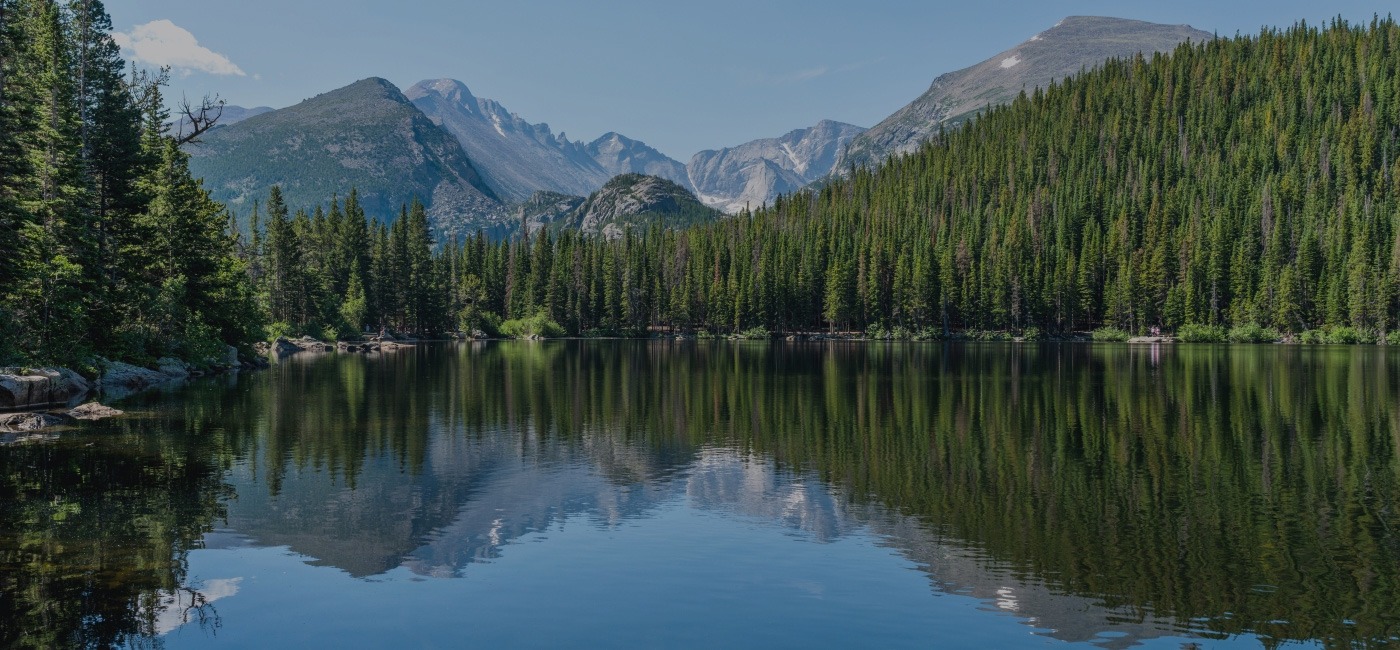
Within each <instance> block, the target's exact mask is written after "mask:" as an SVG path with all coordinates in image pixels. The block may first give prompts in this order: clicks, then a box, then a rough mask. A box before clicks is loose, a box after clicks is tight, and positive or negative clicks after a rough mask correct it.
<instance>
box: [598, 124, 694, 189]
mask: <svg viewBox="0 0 1400 650" xmlns="http://www.w3.org/2000/svg"><path fill="white" fill-rule="evenodd" d="M585 150H586V151H587V152H588V155H589V156H590V157H592V158H593V160H594V161H596V162H597V163H598V165H599V166H600V167H602V169H603V170H604V171H605V172H606V173H607V176H608V178H614V177H616V176H618V175H621V174H645V175H647V176H659V177H661V178H664V179H666V180H669V181H672V182H674V183H676V184H678V185H680V186H681V187H684V188H686V189H690V179H689V176H688V174H686V170H685V165H682V164H681V163H680V162H679V161H677V160H675V159H673V158H671V157H670V156H667V155H666V154H664V153H661V152H660V151H657V150H656V149H653V148H651V147H650V146H648V145H647V144H646V143H645V142H641V141H638V140H633V139H632V138H629V137H627V136H625V135H622V134H620V133H612V132H610V133H605V134H603V135H602V136H601V137H599V138H598V139H597V140H594V141H593V142H590V143H588V146H587V147H585Z"/></svg>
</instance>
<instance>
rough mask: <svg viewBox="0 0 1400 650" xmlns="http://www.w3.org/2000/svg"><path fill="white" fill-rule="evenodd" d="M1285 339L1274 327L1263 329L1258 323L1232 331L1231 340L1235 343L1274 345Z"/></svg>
mask: <svg viewBox="0 0 1400 650" xmlns="http://www.w3.org/2000/svg"><path fill="white" fill-rule="evenodd" d="M1281 338H1283V337H1282V336H1281V335H1279V333H1278V330H1276V329H1274V328H1272V327H1261V326H1260V325H1259V324H1258V323H1246V324H1244V325H1237V326H1235V327H1233V328H1231V329H1230V334H1229V339H1230V341H1231V342H1233V343H1274V342H1276V341H1278V340H1279V339H1281Z"/></svg>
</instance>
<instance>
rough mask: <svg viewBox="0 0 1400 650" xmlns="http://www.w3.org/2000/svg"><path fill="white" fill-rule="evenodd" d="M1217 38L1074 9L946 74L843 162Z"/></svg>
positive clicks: (915, 142) (900, 148) (872, 160)
mask: <svg viewBox="0 0 1400 650" xmlns="http://www.w3.org/2000/svg"><path fill="white" fill-rule="evenodd" d="M1213 38H1214V35H1213V34H1211V33H1209V32H1204V31H1201V30H1199V29H1195V28H1193V27H1191V26H1190V25H1162V24H1157V23H1149V22H1144V21H1140V20H1127V19H1123V18H1105V17H1094V16H1069V17H1067V18H1065V19H1064V20H1061V21H1060V22H1058V23H1056V24H1055V25H1054V26H1053V27H1051V28H1050V29H1047V30H1045V31H1043V32H1041V33H1039V34H1036V35H1034V36H1031V37H1030V39H1029V40H1026V41H1025V42H1023V43H1021V44H1020V45H1017V46H1016V47H1013V48H1011V49H1009V50H1006V51H1004V52H1002V53H1000V54H997V55H995V56H993V57H991V58H989V59H987V60H985V61H983V62H981V63H978V64H976V65H973V66H971V67H967V68H963V69H962V70H957V71H955V72H949V73H947V74H944V75H940V76H939V77H938V78H937V79H934V81H933V84H932V85H930V86H929V89H928V90H927V91H925V92H924V94H923V95H920V96H919V97H918V98H917V99H915V100H914V101H913V102H911V103H909V104H908V105H907V106H905V107H903V108H901V109H899V110H898V111H896V112H895V113H894V114H893V115H891V116H889V117H888V118H885V119H884V120H883V121H881V122H880V123H879V124H876V125H875V126H873V127H871V128H870V130H869V131H866V132H865V133H863V134H861V135H860V136H858V137H856V138H855V139H854V140H852V142H851V144H850V146H849V147H848V148H847V150H846V152H845V154H844V155H843V156H842V157H841V160H840V161H838V163H837V168H838V170H839V169H844V168H845V167H847V166H848V165H851V164H855V165H873V164H878V163H880V162H882V161H883V160H884V159H885V158H886V157H888V156H890V155H891V154H897V153H907V152H909V151H912V150H914V149H915V148H917V147H918V146H919V145H920V144H922V143H923V142H925V141H927V140H928V139H929V138H931V137H933V136H934V135H935V134H937V133H938V129H939V128H942V127H944V126H949V125H953V124H957V123H959V122H961V121H963V120H966V119H967V118H969V117H971V116H973V115H975V114H977V113H978V112H979V111H981V110H982V109H984V108H986V107H987V106H990V105H997V104H1005V103H1008V102H1010V101H1011V100H1013V99H1015V98H1016V96H1017V95H1018V94H1019V93H1020V92H1021V91H1022V90H1024V91H1026V92H1027V93H1029V92H1031V91H1032V90H1034V89H1035V88H1037V87H1040V88H1045V87H1048V86H1049V85H1050V83H1051V82H1053V81H1056V80H1059V79H1063V78H1065V77H1067V76H1069V75H1072V74H1076V73H1078V72H1080V71H1081V70H1084V69H1088V68H1094V67H1098V66H1099V65H1101V64H1102V63H1103V62H1104V61H1107V60H1108V59H1113V58H1127V57H1132V56H1134V55H1136V54H1138V53H1140V52H1141V53H1145V54H1148V55H1150V54H1152V53H1154V52H1170V51H1171V50H1173V49H1175V48H1176V47H1177V46H1178V45H1180V44H1181V43H1183V42H1186V41H1188V40H1190V41H1193V42H1202V41H1206V40H1210V39H1213Z"/></svg>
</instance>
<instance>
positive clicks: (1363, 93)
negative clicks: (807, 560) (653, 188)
mask: <svg viewBox="0 0 1400 650" xmlns="http://www.w3.org/2000/svg"><path fill="white" fill-rule="evenodd" d="M346 189H347V190H349V189H350V188H346ZM1397 194H1400V28H1397V25H1396V23H1395V22H1394V21H1393V20H1392V19H1389V18H1386V19H1379V18H1377V19H1375V20H1374V21H1372V22H1371V23H1370V24H1368V25H1349V24H1346V23H1344V22H1341V21H1337V22H1333V23H1331V24H1329V25H1326V26H1325V27H1315V26H1310V25H1306V24H1302V23H1300V24H1298V25H1296V26H1294V27H1291V28H1289V29H1286V30H1265V31H1263V32H1261V33H1260V34H1258V35H1255V36H1240V37H1236V38H1224V39H1217V40H1213V41H1210V42H1207V43H1198V44H1185V45H1182V46H1181V47H1179V48H1178V49H1177V50H1176V51H1175V52H1173V53H1171V54H1170V55H1158V56H1153V57H1151V58H1142V57H1138V58H1135V59H1131V60H1119V61H1110V62H1108V63H1107V64H1106V65H1105V66H1103V67H1102V68H1100V69H1096V70H1091V71H1087V72H1085V73H1083V74H1080V75H1078V76H1076V77H1073V78H1070V79H1067V80H1065V81H1064V82H1063V83H1059V84H1056V85H1054V86H1052V87H1050V88H1048V89H1046V90H1043V91H1042V90H1036V91H1034V92H1033V93H1031V94H1028V95H1025V96H1022V97H1021V98H1019V99H1017V100H1016V101H1015V102H1013V103H1012V104H1010V105H1009V106H1005V107H1000V108H993V109H989V110H988V111H987V112H986V113H985V114H983V115H982V116H981V117H979V118H977V119H975V120H973V121H972V122H970V123H969V124H967V125H965V126H963V127H961V128H958V129H955V130H950V131H947V132H944V133H941V134H940V135H939V136H938V137H936V138H935V139H934V140H933V141H932V142H930V143H928V144H927V145H925V146H924V147H922V148H921V149H920V150H918V151H917V152H915V153H913V154H911V155H907V156H901V157H894V158H890V159H888V160H886V161H885V162H884V164H882V165H880V166H878V167H876V168H874V169H865V168H859V169H852V170H850V173H849V175H848V176H846V177H844V178H838V179H833V180H831V181H830V182H829V183H827V184H826V185H825V186H824V187H822V188H821V189H820V190H815V191H810V192H801V193H798V194H795V195H793V196H789V197H780V198H779V199H778V201H777V202H776V203H775V204H774V205H772V206H767V207H765V208H763V209H760V210H757V211H755V212H744V213H741V214H739V215H737V216H734V217H731V218H726V219H722V220H719V221H715V222H713V223H709V224H703V225H698V226H692V227H689V228H685V229H670V228H664V227H661V226H659V225H655V226H651V227H634V228H632V229H630V230H628V231H627V232H625V233H624V234H623V235H622V236H621V237H617V238H611V239H609V238H601V237H592V236H583V235H580V234H578V233H575V232H569V231H549V230H545V231H536V232H534V233H529V232H525V233H522V234H519V235H516V236H514V237H512V238H509V239H505V240H500V239H495V240H493V239H490V238H488V237H486V236H484V235H480V234H478V235H476V236H473V237H468V238H466V240H465V241H450V242H442V243H441V244H442V245H441V246H440V247H437V248H434V246H433V244H432V242H431V235H430V231H429V228H428V224H427V223H426V221H425V219H424V218H423V217H422V216H421V213H422V210H421V208H419V207H417V206H414V207H413V208H410V209H407V210H406V213H407V219H405V218H404V217H403V216H401V217H400V218H399V219H398V220H397V221H395V222H394V225H393V226H384V225H377V222H371V223H368V224H365V225H361V224H360V222H361V221H362V220H363V219H364V217H363V216H362V215H355V214H347V212H351V211H352V210H348V204H349V203H350V202H348V201H347V209H342V207H341V206H340V205H339V204H338V202H337V203H333V204H332V205H331V206H330V207H329V213H327V212H326V210H324V209H322V208H317V209H315V210H314V211H313V213H312V214H311V215H306V214H304V213H303V214H302V215H299V216H297V217H295V218H292V219H291V227H290V228H288V227H287V226H285V225H283V224H282V221H284V220H286V219H287V217H285V216H284V215H282V214H281V212H282V211H284V210H285V206H282V205H281V203H280V201H279V199H278V198H277V197H276V196H273V197H269V198H268V200H267V203H266V208H267V209H266V213H267V216H265V217H263V218H261V220H260V221H258V223H257V224H254V225H253V227H252V231H253V233H254V234H253V241H252V245H251V246H250V247H247V248H245V249H244V253H245V259H246V260H247V261H246V266H248V267H249V268H252V269H258V272H259V273H261V274H262V275H260V276H259V279H258V281H257V283H258V286H259V287H260V289H259V292H258V293H259V295H262V296H264V299H263V303H264V304H266V305H271V306H272V309H271V316H272V319H273V321H274V322H278V323H281V324H280V325H279V326H278V329H279V330H286V331H292V332H295V331H298V330H307V329H310V330H315V329H318V328H327V327H333V328H334V329H335V333H343V332H344V331H346V330H347V329H349V330H360V329H363V328H364V327H369V328H370V329H376V330H377V329H379V328H383V327H388V328H401V329H408V330H414V331H419V332H431V331H447V330H452V329H459V330H461V331H465V332H471V331H476V332H479V333H482V334H495V333H504V334H507V335H513V334H520V333H532V334H544V335H548V334H556V335H558V334H567V335H576V336H595V335H604V336H617V335H633V336H635V335H644V334H646V333H648V332H656V331H658V330H661V331H667V332H671V331H676V332H691V333H695V332H699V333H701V335H704V334H706V333H709V334H717V335H731V334H734V333H740V334H743V333H748V334H750V335H758V336H762V335H766V334H770V333H772V334H777V333H794V332H808V333H811V332H846V333H860V334H863V335H869V336H874V337H879V338H885V337H894V338H944V337H956V336H971V337H973V338H1011V337H1026V338H1043V337H1056V338H1067V337H1072V336H1073V335H1074V334H1075V333H1076V332H1078V333H1088V332H1094V333H1095V337H1096V338H1100V339H1125V338H1128V337H1129V336H1133V335H1143V334H1149V333H1159V334H1162V335H1164V336H1166V337H1168V338H1170V336H1171V335H1173V334H1175V335H1177V337H1178V338H1179V339H1180V340H1187V341H1225V340H1234V341H1271V340H1288V341H1298V342H1319V343H1326V342H1334V343H1361V342H1386V341H1387V340H1389V342H1392V343H1395V342H1400V338H1397V337H1396V336H1395V335H1394V332H1395V330H1396V324H1397V318H1398V317H1400V203H1397ZM405 222H406V223H405ZM264 233H265V234H264ZM288 233H290V237H291V239H293V240H294V241H288V240H287V238H288ZM365 233H368V235H366V234H365ZM337 251H338V252H337ZM347 260H348V261H347ZM293 276H295V280H294V281H291V282H288V281H287V280H286V278H288V277H293ZM352 317H353V318H352Z"/></svg>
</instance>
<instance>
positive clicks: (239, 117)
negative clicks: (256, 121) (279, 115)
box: [219, 104, 274, 126]
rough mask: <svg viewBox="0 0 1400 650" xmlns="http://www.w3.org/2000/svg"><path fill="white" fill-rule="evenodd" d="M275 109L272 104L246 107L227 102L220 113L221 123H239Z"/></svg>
mask: <svg viewBox="0 0 1400 650" xmlns="http://www.w3.org/2000/svg"><path fill="white" fill-rule="evenodd" d="M273 110H274V109H273V108H272V107H271V106H255V107H253V108H244V107H242V106H234V105H233V104H225V105H224V110H223V112H222V113H219V124H222V125H224V126H229V125H232V124H237V123H239V122H242V121H243V120H246V119H248V118H250V117H257V116H259V115H262V114H263V113H271V112H272V111H273Z"/></svg>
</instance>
